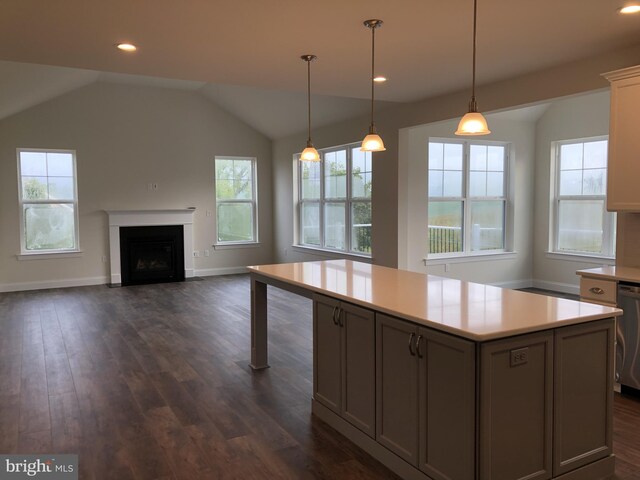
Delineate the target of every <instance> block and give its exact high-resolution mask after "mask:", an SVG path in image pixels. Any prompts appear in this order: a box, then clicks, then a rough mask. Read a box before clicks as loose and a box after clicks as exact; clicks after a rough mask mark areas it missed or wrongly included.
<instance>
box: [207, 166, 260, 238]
mask: <svg viewBox="0 0 640 480" xmlns="http://www.w3.org/2000/svg"><path fill="white" fill-rule="evenodd" d="M215 189H216V226H217V242H216V244H219V245H224V244H237V243H255V242H257V241H258V238H257V231H258V229H257V226H258V225H257V223H258V222H257V202H256V197H257V195H256V159H255V158H247V157H216V158H215Z"/></svg>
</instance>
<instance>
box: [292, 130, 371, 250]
mask: <svg viewBox="0 0 640 480" xmlns="http://www.w3.org/2000/svg"><path fill="white" fill-rule="evenodd" d="M359 145H360V143H358V142H356V143H348V144H345V145H338V146H334V147H329V148H323V149H318V153H319V154H320V159H321V161H320V198H319V199H318V200H303V198H302V181H301V179H302V163H303V162H301V161H300V154H299V153H298V154H295V155H294V156H293V161H294V162H295V163H294V165H295V172H296V175H295V179H294V180H295V181H296V183H297V186H296V190H295V191H296V195H297V198H296V200H297V201H296V219H295V222H294V224H295V225H296V228H295V242H294V245H293V246H294V247H299V248H300V249H306V250H309V251H317V252H327V253H332V254H338V255H351V256H354V257H358V258H367V259H369V258H372V257H373V249H372V252H371V253H364V252H358V251H354V250H353V249H352V244H351V243H352V242H351V229H352V227H353V224H352V207H353V204H354V203H369V204H371V198H370V197H369V198H367V197H352V196H351V190H352V185H351V183H352V178H351V177H352V175H351V173H352V154H351V150H352V149H353V148H357V147H358V146H359ZM340 150H345V151H346V160H347V175H346V192H345V195H346V196H345V197H344V198H331V199H327V198H325V195H324V182H325V177H324V172H325V162H324V156H325V154H326V153H331V152H337V151H340ZM372 162H373V159H372ZM371 173H372V176H373V163H372V166H371ZM305 203H307V204H318V209H319V215H318V217H319V223H320V225H319V233H320V245H314V244H307V243H302V238H303V235H302V223H303V222H302V217H301V216H302V206H303V204H305ZM327 203H344V204H345V217H344V218H345V248H344V250H340V249H337V248H331V247H326V246H324V242H325V238H324V209H325V205H326V204H327ZM302 251H304V250H302Z"/></svg>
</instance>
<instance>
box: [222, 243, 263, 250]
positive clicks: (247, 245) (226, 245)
mask: <svg viewBox="0 0 640 480" xmlns="http://www.w3.org/2000/svg"><path fill="white" fill-rule="evenodd" d="M211 246H212V247H213V249H214V250H232V249H236V248H258V247H259V246H260V242H242V243H214V244H213V245H211Z"/></svg>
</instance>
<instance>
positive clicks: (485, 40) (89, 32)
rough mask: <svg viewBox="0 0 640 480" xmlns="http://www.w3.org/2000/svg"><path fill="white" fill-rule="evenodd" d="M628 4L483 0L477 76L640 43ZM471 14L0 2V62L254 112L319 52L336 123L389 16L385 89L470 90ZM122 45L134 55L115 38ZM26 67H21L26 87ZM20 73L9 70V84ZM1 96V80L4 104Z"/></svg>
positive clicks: (386, 6)
mask: <svg viewBox="0 0 640 480" xmlns="http://www.w3.org/2000/svg"><path fill="white" fill-rule="evenodd" d="M622 1H623V0H587V1H585V0H536V1H535V2H523V1H514V0H478V82H479V83H480V84H482V83H489V82H492V81H496V80H501V79H507V78H511V77H514V76H517V75H521V74H525V73H528V72H532V71H536V70H540V69H543V68H546V67H550V66H554V65H558V64H562V63H565V62H568V61H572V60H577V59H581V58H586V57H590V56H593V55H597V54H601V53H604V52H608V51H614V50H617V49H620V48H624V47H627V46H631V45H637V44H640V15H636V16H621V15H619V14H618V13H617V12H616V9H617V7H619V6H621V2H622ZM472 10H473V2H472V0H446V1H445V0H393V1H389V0H270V1H265V0H234V1H230V0H215V1H214V0H180V1H176V0H109V1H101V0H55V1H42V0H1V1H0V13H1V14H0V60H5V61H9V62H22V63H29V64H40V65H49V66H57V67H73V68H74V69H80V70H73V71H67V72H66V73H65V71H63V70H57V71H55V70H52V71H51V72H53V73H47V74H46V75H45V77H47V76H49V75H51V80H52V82H51V84H49V82H43V83H46V84H47V85H48V87H47V88H49V90H51V91H54V90H56V88H58V89H60V90H64V89H65V88H69V86H71V88H73V85H76V86H77V85H79V84H82V83H83V82H89V81H95V78H93V80H92V79H91V77H92V75H94V76H95V75H97V74H96V72H115V73H119V74H129V75H136V76H149V77H161V78H165V79H176V80H183V81H186V83H181V84H180V85H182V86H183V87H185V88H193V89H201V88H202V89H203V90H202V93H204V94H205V95H207V96H208V97H209V98H212V99H214V101H216V102H218V103H220V104H222V105H223V106H224V107H225V108H227V109H229V110H231V111H233V110H234V109H235V110H237V111H238V112H242V111H248V114H249V115H250V114H251V113H252V108H251V105H256V104H259V105H261V108H265V109H267V110H269V109H271V110H272V109H273V106H274V105H275V106H278V105H280V106H282V105H284V106H290V107H292V108H297V109H300V108H301V107H304V91H305V87H306V68H305V64H304V62H303V61H302V60H300V58H299V57H300V55H301V54H305V53H313V54H316V55H317V56H318V61H317V62H314V63H313V64H312V89H313V92H314V93H315V94H317V95H320V97H319V98H320V99H321V100H324V101H323V102H322V104H323V105H324V107H320V106H318V109H319V110H318V112H317V113H318V114H319V115H320V114H322V115H324V116H325V117H327V116H328V117H327V118H331V119H332V121H335V120H336V119H339V117H341V116H344V115H345V114H347V113H345V112H348V114H353V113H356V114H359V113H364V112H365V111H366V99H367V98H368V96H369V94H370V90H369V88H370V87H369V68H370V48H371V35H370V32H369V30H368V29H367V28H365V27H364V26H363V25H362V22H363V20H365V19H368V18H380V19H382V20H384V25H383V27H382V28H381V29H379V30H377V32H376V64H377V66H378V68H377V69H376V70H377V72H378V73H380V74H384V75H386V76H387V77H388V78H389V81H388V82H387V83H386V84H383V85H380V86H379V87H377V89H376V93H377V97H378V98H380V99H381V100H386V101H390V102H408V101H415V100H419V99H423V98H427V97H431V96H436V95H440V94H443V93H447V92H452V91H458V90H461V89H465V88H468V87H469V85H470V74H471V72H470V67H471V25H472ZM124 41H128V42H132V43H135V44H136V45H137V46H138V47H139V48H138V51H137V52H135V53H133V54H125V53H123V52H120V51H118V50H117V49H116V48H114V44H116V43H118V42H124ZM6 65H10V64H6ZM14 70H15V68H14ZM2 72H3V69H2V68H0V74H1V73H2ZM28 73H29V67H24V69H23V70H21V72H20V75H22V77H20V78H19V80H20V82H21V83H22V86H23V90H29V89H30V85H32V83H31V81H27V80H26V76H27V75H28ZM31 73H33V71H32V72H31ZM9 77H11V75H9ZM16 78H17V77H16ZM102 78H106V77H102ZM128 78H130V79H131V78H137V77H128ZM14 79H15V78H14ZM63 79H66V81H68V84H67V87H64V86H63V85H62V83H65V81H63ZM113 79H114V78H112V80H113ZM11 80H12V78H6V75H5V76H4V77H1V80H0V82H1V83H0V87H2V88H4V87H7V86H8V87H9V89H10V88H12V87H11V86H10V84H11ZM56 82H60V84H58V83H56ZM74 82H75V83H74ZM72 84H73V85H72ZM47 88H44V90H46V89H47ZM44 93H45V92H33V96H37V95H38V94H39V95H41V96H42V95H44ZM344 97H348V99H347V100H344V102H343V103H341V102H340V98H344ZM9 100H11V99H9ZM5 101H7V98H6V95H3V93H2V90H1V89H0V114H2V112H3V111H8V110H7V108H6V106H5V105H3V103H2V102H5ZM30 101H31V102H33V101H34V98H31V99H30ZM256 102H258V103H256ZM260 102H261V103H260ZM27 103H28V102H27ZM317 103H318V102H314V104H317ZM12 108H15V106H14V107H12ZM322 108H325V112H324V113H322V112H321V110H322ZM341 108H342V109H343V110H344V111H343V112H342V113H337V114H334V115H333V117H332V115H331V114H330V113H329V112H333V111H336V112H338V111H340V109H341ZM9 110H10V109H9ZM233 113H237V112H233ZM245 114H247V113H245ZM265 121H266V119H265V118H263V119H262V120H258V121H257V123H260V122H262V123H265ZM262 128H264V127H262ZM289 128H290V127H286V126H282V128H276V129H273V131H270V132H269V133H268V135H269V136H280V135H282V134H283V133H284V132H285V131H287V130H288V129H289ZM267 129H268V126H267Z"/></svg>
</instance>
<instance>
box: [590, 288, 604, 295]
mask: <svg viewBox="0 0 640 480" xmlns="http://www.w3.org/2000/svg"><path fill="white" fill-rule="evenodd" d="M589 291H590V292H591V293H593V294H595V295H604V290H603V289H601V288H600V287H591V288H590V289H589Z"/></svg>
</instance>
